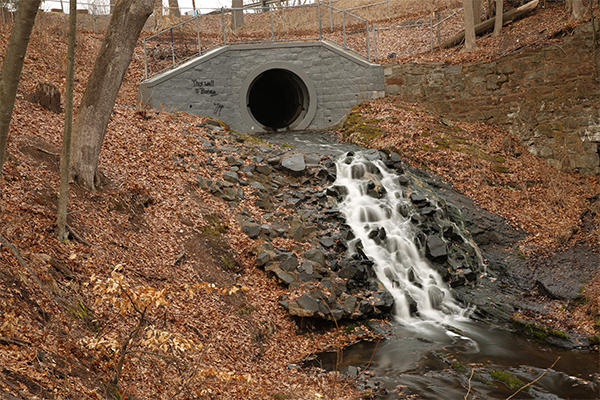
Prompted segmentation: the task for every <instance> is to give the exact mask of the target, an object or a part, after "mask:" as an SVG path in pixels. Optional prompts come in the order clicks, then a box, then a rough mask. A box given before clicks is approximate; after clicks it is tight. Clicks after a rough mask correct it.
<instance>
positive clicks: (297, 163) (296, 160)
mask: <svg viewBox="0 0 600 400" xmlns="http://www.w3.org/2000/svg"><path fill="white" fill-rule="evenodd" d="M281 169H282V171H285V172H287V173H289V174H291V175H294V176H301V175H303V174H304V172H305V171H306V164H305V162H304V156H303V155H302V154H294V155H293V156H291V157H288V158H284V159H283V160H282V161H281Z"/></svg>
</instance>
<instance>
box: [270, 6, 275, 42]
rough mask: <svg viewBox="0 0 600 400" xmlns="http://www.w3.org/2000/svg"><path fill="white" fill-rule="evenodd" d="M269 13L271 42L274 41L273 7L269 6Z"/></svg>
mask: <svg viewBox="0 0 600 400" xmlns="http://www.w3.org/2000/svg"><path fill="white" fill-rule="evenodd" d="M269 14H270V15H271V42H273V43H275V30H274V29H273V7H269Z"/></svg>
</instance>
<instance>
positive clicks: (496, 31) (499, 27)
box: [492, 0, 504, 37]
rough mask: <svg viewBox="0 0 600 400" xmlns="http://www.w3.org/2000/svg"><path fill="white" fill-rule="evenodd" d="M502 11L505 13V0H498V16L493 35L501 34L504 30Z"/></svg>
mask: <svg viewBox="0 0 600 400" xmlns="http://www.w3.org/2000/svg"><path fill="white" fill-rule="evenodd" d="M502 13H504V1H503V0H496V18H495V20H494V33H492V36H493V37H498V36H500V33H501V32H502V23H503V21H502Z"/></svg>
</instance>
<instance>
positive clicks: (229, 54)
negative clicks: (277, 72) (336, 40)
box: [140, 42, 385, 132]
mask: <svg viewBox="0 0 600 400" xmlns="http://www.w3.org/2000/svg"><path fill="white" fill-rule="evenodd" d="M268 63H286V64H289V65H293V66H294V67H295V68H298V69H299V70H300V71H302V72H303V73H305V74H306V76H307V79H308V80H310V81H311V82H312V84H313V85H314V89H315V91H316V93H315V96H314V97H315V98H311V99H310V102H315V103H316V106H317V108H316V112H315V115H314V118H312V120H311V122H310V125H309V126H308V127H307V128H308V129H321V128H325V127H328V126H332V125H334V124H336V123H338V122H339V121H340V120H342V119H343V118H344V117H345V115H346V114H347V113H348V112H349V111H350V110H351V109H352V107H354V106H355V105H356V104H358V103H360V102H362V101H366V100H372V99H374V98H377V97H382V96H383V95H384V88H385V82H384V77H383V69H382V67H381V66H380V65H377V64H371V63H369V62H367V61H366V60H364V59H362V58H360V57H357V56H355V55H353V54H351V53H348V52H346V51H343V50H342V49H340V48H337V47H336V46H333V45H331V44H329V43H326V42H302V43H275V44H260V45H235V46H226V47H223V48H220V49H217V50H214V51H213V52H211V53H207V54H205V55H203V56H201V57H198V58H196V59H194V60H192V61H190V62H187V63H185V64H183V65H182V66H180V67H178V68H176V69H174V70H171V71H167V72H166V73H164V74H161V75H158V76H156V77H152V78H150V79H148V80H146V81H144V82H142V84H140V97H141V99H142V101H144V102H146V103H147V104H150V105H152V106H153V107H155V108H163V109H167V110H178V111H185V112H189V113H192V114H197V115H203V116H206V117H212V118H217V119H220V120H222V121H225V122H226V123H227V124H229V125H230V126H231V128H232V129H234V130H236V131H239V132H252V131H254V132H257V131H261V130H262V127H260V126H257V124H256V123H255V124H253V126H251V124H249V123H248V119H247V115H245V114H244V112H246V113H247V111H246V110H244V109H243V108H244V107H245V98H244V97H245V95H246V93H242V92H244V88H243V82H244V80H245V79H246V78H247V77H248V76H250V75H251V74H252V72H253V71H255V70H256V68H260V66H261V65H265V64H268Z"/></svg>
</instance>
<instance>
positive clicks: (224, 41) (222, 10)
mask: <svg viewBox="0 0 600 400" xmlns="http://www.w3.org/2000/svg"><path fill="white" fill-rule="evenodd" d="M221 25H223V44H227V31H226V29H225V8H223V7H221Z"/></svg>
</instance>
